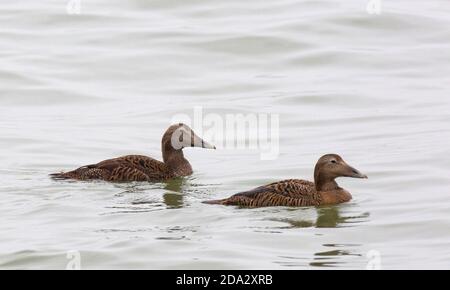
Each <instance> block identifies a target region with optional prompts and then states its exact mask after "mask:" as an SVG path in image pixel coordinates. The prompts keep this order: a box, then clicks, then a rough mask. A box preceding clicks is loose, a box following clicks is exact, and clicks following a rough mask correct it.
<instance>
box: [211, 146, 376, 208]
mask: <svg viewBox="0 0 450 290" xmlns="http://www.w3.org/2000/svg"><path fill="white" fill-rule="evenodd" d="M338 177H352V178H363V179H367V178H368V177H367V175H365V174H362V173H361V172H360V171H359V170H357V169H355V168H353V167H351V166H350V165H348V164H347V163H346V162H345V161H344V159H342V157H341V156H339V155H337V154H326V155H324V156H322V157H321V158H320V159H319V160H318V161H317V164H316V166H315V169H314V182H311V181H307V180H301V179H288V180H283V181H278V182H274V183H271V184H268V185H264V186H260V187H257V188H255V189H252V190H249V191H245V192H240V193H237V194H235V195H233V196H231V197H229V198H225V199H221V200H210V201H205V202H204V203H206V204H218V205H234V206H239V207H249V208H256V207H270V206H288V207H307V206H316V207H317V206H323V205H335V204H340V203H344V202H348V201H350V200H351V199H352V195H351V194H350V192H348V191H347V190H345V189H343V188H341V187H339V185H338V184H337V182H336V178H338Z"/></svg>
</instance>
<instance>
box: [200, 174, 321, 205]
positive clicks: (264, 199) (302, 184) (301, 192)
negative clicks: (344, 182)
mask: <svg viewBox="0 0 450 290" xmlns="http://www.w3.org/2000/svg"><path fill="white" fill-rule="evenodd" d="M206 203H209V204H222V205H237V206H243V207H266V206H312V205H318V204H319V203H320V196H319V195H318V194H317V192H316V189H315V185H314V183H313V182H310V181H306V180H300V179H288V180H283V181H279V182H274V183H271V184H268V185H264V186H260V187H257V188H255V189H253V190H250V191H245V192H241V193H237V194H235V195H233V196H231V197H229V198H226V199H222V200H213V201H208V202H206Z"/></svg>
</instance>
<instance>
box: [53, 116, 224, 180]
mask: <svg viewBox="0 0 450 290" xmlns="http://www.w3.org/2000/svg"><path fill="white" fill-rule="evenodd" d="M187 147H200V148H204V149H216V147H215V146H214V145H211V144H210V143H208V142H206V141H204V140H203V139H202V138H200V137H199V136H197V135H196V134H195V133H194V131H193V130H192V129H191V128H190V127H189V126H187V125H186V124H183V123H179V124H174V125H172V126H170V127H169V128H168V129H167V131H166V132H165V133H164V135H163V137H162V141H161V149H162V159H163V161H159V160H156V159H153V158H152V157H147V156H142V155H127V156H122V157H118V158H114V159H108V160H104V161H101V162H99V163H96V164H91V165H86V166H82V167H80V168H78V169H75V170H73V171H69V172H60V173H53V174H50V177H51V178H53V179H55V180H67V179H69V180H70V179H72V180H104V181H109V182H131V181H164V180H168V179H173V178H177V177H184V176H189V175H191V174H192V173H193V170H192V166H191V164H190V163H189V161H188V160H187V159H186V158H185V157H184V154H183V149H184V148H187Z"/></svg>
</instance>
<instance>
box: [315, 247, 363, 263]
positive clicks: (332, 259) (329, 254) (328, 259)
mask: <svg viewBox="0 0 450 290" xmlns="http://www.w3.org/2000/svg"><path fill="white" fill-rule="evenodd" d="M323 246H324V247H331V248H334V249H333V250H328V251H323V252H318V253H315V254H314V259H313V262H311V263H310V264H309V265H310V266H311V267H337V266H339V265H342V264H344V263H345V261H344V260H341V261H339V259H340V258H348V257H357V258H360V257H362V256H363V255H361V254H356V253H352V252H351V250H350V249H348V248H354V247H359V246H361V245H342V244H341V245H337V244H336V245H335V244H326V245H323ZM342 247H346V248H347V249H345V250H343V249H337V248H342Z"/></svg>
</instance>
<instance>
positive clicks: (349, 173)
mask: <svg viewBox="0 0 450 290" xmlns="http://www.w3.org/2000/svg"><path fill="white" fill-rule="evenodd" d="M338 177H352V178H364V179H367V178H368V177H367V175H365V174H362V173H361V172H360V171H359V170H357V169H355V168H353V167H352V166H350V165H348V164H347V163H346V162H345V161H344V159H342V157H341V156H339V155H337V154H327V155H324V156H322V157H321V158H320V159H319V161H317V164H316V168H315V170H314V182H315V185H316V190H317V191H327V190H334V189H339V186H338V185H337V183H336V181H335V179H336V178H338Z"/></svg>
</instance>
